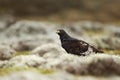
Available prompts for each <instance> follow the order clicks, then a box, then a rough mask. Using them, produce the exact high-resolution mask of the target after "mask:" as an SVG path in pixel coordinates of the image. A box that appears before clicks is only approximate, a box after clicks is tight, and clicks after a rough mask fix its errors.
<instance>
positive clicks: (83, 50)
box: [56, 29, 103, 56]
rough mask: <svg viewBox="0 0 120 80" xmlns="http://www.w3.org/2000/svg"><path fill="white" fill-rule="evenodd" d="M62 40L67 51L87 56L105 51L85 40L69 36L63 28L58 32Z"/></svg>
mask: <svg viewBox="0 0 120 80" xmlns="http://www.w3.org/2000/svg"><path fill="white" fill-rule="evenodd" d="M56 33H57V34H58V35H59V37H60V40H61V45H62V47H63V48H64V49H65V51H66V52H67V53H71V54H74V55H79V56H85V55H88V54H90V53H103V51H101V50H99V49H97V48H95V47H93V46H91V45H90V44H88V43H87V42H85V41H83V40H78V39H75V38H72V37H71V36H69V35H68V34H67V33H66V32H65V31H64V30H63V29H59V30H57V32H56Z"/></svg>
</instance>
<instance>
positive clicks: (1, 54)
mask: <svg viewBox="0 0 120 80" xmlns="http://www.w3.org/2000/svg"><path fill="white" fill-rule="evenodd" d="M15 53H16V51H15V50H14V49H12V48H10V47H8V46H2V45H1V46H0V60H7V59H10V58H11V57H12V56H13V55H14V54H15Z"/></svg>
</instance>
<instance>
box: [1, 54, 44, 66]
mask: <svg viewBox="0 0 120 80" xmlns="http://www.w3.org/2000/svg"><path fill="white" fill-rule="evenodd" d="M44 62H45V60H44V59H43V58H42V57H39V56H37V55H27V56H25V55H21V56H16V57H14V58H12V59H10V60H9V61H8V62H6V65H4V66H3V67H4V68H7V67H25V66H26V67H29V66H30V67H37V66H40V65H41V64H44Z"/></svg>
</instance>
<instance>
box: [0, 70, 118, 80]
mask: <svg viewBox="0 0 120 80" xmlns="http://www.w3.org/2000/svg"><path fill="white" fill-rule="evenodd" d="M119 79H120V77H119V76H108V77H95V76H74V75H71V74H69V73H66V72H64V71H58V72H54V73H51V74H42V73H38V72H35V71H19V72H13V73H11V74H9V75H6V76H0V80H119Z"/></svg>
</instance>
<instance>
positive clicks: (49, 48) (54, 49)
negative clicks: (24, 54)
mask: <svg viewBox="0 0 120 80" xmlns="http://www.w3.org/2000/svg"><path fill="white" fill-rule="evenodd" d="M61 52H62V49H61V46H59V45H57V44H55V43H49V44H43V45H41V46H39V47H37V48H35V49H34V50H32V51H31V52H30V54H37V55H39V56H45V54H47V53H48V54H50V53H52V54H51V56H52V55H53V56H55V55H59V54H60V53H61Z"/></svg>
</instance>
